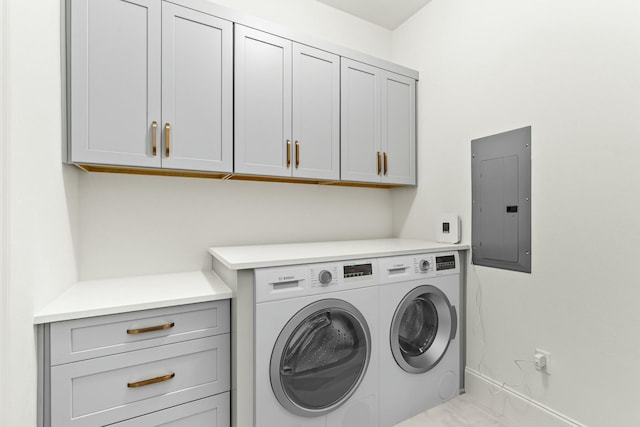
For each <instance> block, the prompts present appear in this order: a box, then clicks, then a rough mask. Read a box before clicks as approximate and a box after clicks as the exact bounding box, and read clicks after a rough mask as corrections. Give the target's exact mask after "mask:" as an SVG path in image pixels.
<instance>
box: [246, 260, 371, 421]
mask: <svg viewBox="0 0 640 427" xmlns="http://www.w3.org/2000/svg"><path fill="white" fill-rule="evenodd" d="M255 288H256V289H255V297H256V305H255V307H256V308H255V420H254V425H255V426H257V427H273V426H278V427H320V426H322V427H334V426H335V427H342V426H351V427H372V426H378V417H379V414H378V349H379V343H378V340H379V337H380V331H379V328H378V317H379V316H378V310H379V300H378V298H379V297H378V293H379V289H378V272H377V262H376V260H358V261H353V262H340V263H325V264H312V265H302V266H290V267H275V268H263V269H257V270H255Z"/></svg>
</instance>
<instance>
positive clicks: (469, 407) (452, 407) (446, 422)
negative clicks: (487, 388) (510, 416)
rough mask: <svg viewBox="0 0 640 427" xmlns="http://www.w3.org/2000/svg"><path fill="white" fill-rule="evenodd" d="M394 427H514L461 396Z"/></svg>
mask: <svg viewBox="0 0 640 427" xmlns="http://www.w3.org/2000/svg"><path fill="white" fill-rule="evenodd" d="M395 427H515V426H513V425H512V424H509V423H507V422H506V421H504V420H503V419H500V418H499V417H498V416H496V415H494V414H493V413H492V412H491V410H490V409H488V408H486V407H484V406H482V405H480V404H478V403H476V402H475V401H474V400H473V399H472V398H471V397H470V396H469V395H468V394H463V395H462V396H458V397H456V398H455V399H452V400H450V401H448V402H446V403H443V404H442V405H439V406H436V407H435V408H433V409H430V410H428V411H425V412H423V413H421V414H418V415H416V416H415V417H413V418H410V419H408V420H406V421H403V422H401V423H400V424H396V426H395Z"/></svg>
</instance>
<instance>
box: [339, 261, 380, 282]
mask: <svg viewBox="0 0 640 427" xmlns="http://www.w3.org/2000/svg"><path fill="white" fill-rule="evenodd" d="M371 275H373V267H372V266H371V264H357V265H345V266H344V278H345V279H349V278H351V277H363V276H371Z"/></svg>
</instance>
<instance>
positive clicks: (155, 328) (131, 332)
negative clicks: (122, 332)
mask: <svg viewBox="0 0 640 427" xmlns="http://www.w3.org/2000/svg"><path fill="white" fill-rule="evenodd" d="M175 325H176V323H175V322H171V323H165V324H164V325H158V326H149V327H147V328H139V329H127V334H129V335H137V334H144V333H145V332H155V331H166V330H167V329H171V328H173V327H174V326H175Z"/></svg>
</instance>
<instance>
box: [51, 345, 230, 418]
mask: <svg viewBox="0 0 640 427" xmlns="http://www.w3.org/2000/svg"><path fill="white" fill-rule="evenodd" d="M152 379H153V380H155V381H156V382H155V383H151V384H145V383H148V382H151V381H147V380H152ZM229 388H230V339H229V334H223V335H217V336H214V337H208V338H201V339H197V340H191V341H185V342H180V343H176V344H167V345H163V346H159V347H155V348H149V349H144V350H137V351H132V352H129V353H124V354H116V355H112V356H106V357H100V358H96V359H91V360H84V361H80V362H75V363H68V364H64V365H58V366H54V367H52V368H51V390H55V392H52V393H51V421H52V427H58V426H87V427H90V426H97V425H105V424H110V423H115V422H117V421H121V420H126V419H128V418H133V417H137V416H140V415H145V414H148V413H151V412H154V411H158V410H162V409H165V408H168V407H171V406H176V405H180V404H182V403H186V402H189V401H192V400H196V399H200V398H204V397H209V396H212V395H214V394H217V393H221V392H224V391H227V390H229Z"/></svg>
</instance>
